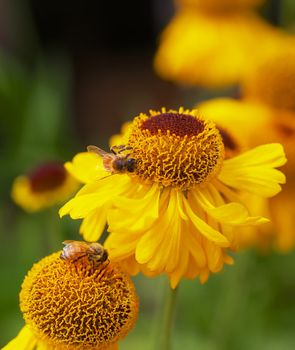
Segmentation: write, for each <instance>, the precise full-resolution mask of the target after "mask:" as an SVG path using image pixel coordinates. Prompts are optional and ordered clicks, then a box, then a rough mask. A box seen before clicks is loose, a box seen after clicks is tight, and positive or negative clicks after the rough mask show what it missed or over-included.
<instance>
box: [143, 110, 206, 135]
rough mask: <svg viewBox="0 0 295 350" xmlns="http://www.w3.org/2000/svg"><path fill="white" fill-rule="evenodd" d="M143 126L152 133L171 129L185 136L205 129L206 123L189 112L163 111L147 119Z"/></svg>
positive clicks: (175, 133) (170, 130)
mask: <svg viewBox="0 0 295 350" xmlns="http://www.w3.org/2000/svg"><path fill="white" fill-rule="evenodd" d="M141 128H142V129H147V130H149V131H150V133H151V135H157V134H158V131H159V130H161V131H162V132H165V131H166V132H167V131H168V130H169V132H170V133H171V134H174V135H177V136H180V137H184V136H186V135H187V136H193V135H198V134H199V133H200V132H202V131H204V123H203V121H201V120H198V119H196V118H194V117H193V116H191V115H189V114H180V113H161V114H158V115H156V116H154V117H153V118H149V119H147V120H145V121H144V122H143V123H142V125H141Z"/></svg>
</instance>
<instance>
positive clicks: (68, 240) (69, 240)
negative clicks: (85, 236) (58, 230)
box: [62, 239, 77, 245]
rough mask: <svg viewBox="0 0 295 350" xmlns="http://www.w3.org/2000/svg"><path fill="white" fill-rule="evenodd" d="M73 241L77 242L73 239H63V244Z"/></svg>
mask: <svg viewBox="0 0 295 350" xmlns="http://www.w3.org/2000/svg"><path fill="white" fill-rule="evenodd" d="M73 242H77V241H74V240H73V239H67V240H66V241H63V242H62V244H64V245H67V244H70V243H73Z"/></svg>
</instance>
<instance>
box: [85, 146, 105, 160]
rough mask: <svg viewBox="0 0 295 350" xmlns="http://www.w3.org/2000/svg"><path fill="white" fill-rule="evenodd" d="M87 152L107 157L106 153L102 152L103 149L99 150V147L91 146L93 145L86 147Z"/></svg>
mask: <svg viewBox="0 0 295 350" xmlns="http://www.w3.org/2000/svg"><path fill="white" fill-rule="evenodd" d="M87 151H88V152H92V153H96V154H98V155H100V156H101V157H103V156H107V155H109V153H108V152H106V151H104V150H103V149H101V148H99V147H96V146H93V145H90V146H87Z"/></svg>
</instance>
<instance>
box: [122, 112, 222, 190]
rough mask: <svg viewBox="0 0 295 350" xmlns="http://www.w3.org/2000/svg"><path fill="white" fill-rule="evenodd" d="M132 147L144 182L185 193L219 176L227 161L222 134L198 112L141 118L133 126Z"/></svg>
mask: <svg viewBox="0 0 295 350" xmlns="http://www.w3.org/2000/svg"><path fill="white" fill-rule="evenodd" d="M128 146H131V147H132V154H131V157H132V158H134V159H135V160H136V170H135V174H136V175H137V176H138V177H139V178H140V179H141V180H142V181H143V182H146V183H154V182H157V183H159V184H161V185H163V186H172V187H178V188H181V189H188V188H190V187H191V186H194V185H197V184H203V183H205V182H207V181H208V180H209V179H210V178H212V177H214V176H216V175H217V173H218V172H219V170H220V166H221V164H222V160H223V157H224V147H223V143H222V138H221V136H220V133H219V131H218V130H217V128H216V127H215V125H214V123H213V122H211V121H208V120H205V119H204V118H202V117H201V116H200V115H198V113H197V111H195V110H194V111H183V110H182V109H181V110H180V111H179V112H177V111H168V112H166V111H165V110H162V111H161V112H150V115H145V114H141V115H140V116H138V117H137V118H135V120H134V122H133V128H132V130H131V132H130V136H129V140H128Z"/></svg>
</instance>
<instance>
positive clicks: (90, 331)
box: [3, 252, 138, 350]
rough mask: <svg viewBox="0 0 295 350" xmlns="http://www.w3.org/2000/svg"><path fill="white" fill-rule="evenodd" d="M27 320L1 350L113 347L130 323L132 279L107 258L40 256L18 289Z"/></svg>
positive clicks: (132, 314)
mask: <svg viewBox="0 0 295 350" xmlns="http://www.w3.org/2000/svg"><path fill="white" fill-rule="evenodd" d="M20 308H21V311H22V313H23V316H24V319H25V322H26V325H25V327H24V328H23V329H22V330H21V331H20V333H19V334H18V336H17V337H16V338H15V339H13V340H12V341H11V342H10V343H8V344H7V345H6V346H5V347H4V348H3V350H16V349H17V350H36V349H37V350H82V349H83V350H117V349H118V340H120V339H122V338H124V337H125V336H126V334H127V333H128V332H129V331H130V329H131V328H132V327H133V326H134V323H135V321H136V317H137V312H138V298H137V295H136V292H135V288H134V285H133V283H132V282H131V280H130V278H129V276H127V275H126V274H125V273H124V272H122V270H121V269H120V268H119V266H118V265H116V264H114V263H112V262H110V263H108V262H105V263H102V264H101V265H99V266H96V267H95V268H93V265H92V264H90V261H89V260H87V259H71V260H68V259H66V260H64V259H61V252H57V253H54V254H52V255H49V256H47V257H45V258H44V259H42V260H41V261H39V262H38V263H37V264H35V265H34V266H33V268H32V269H31V270H30V271H29V273H28V274H27V276H26V278H25V280H24V282H23V285H22V289H21V292H20Z"/></svg>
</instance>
